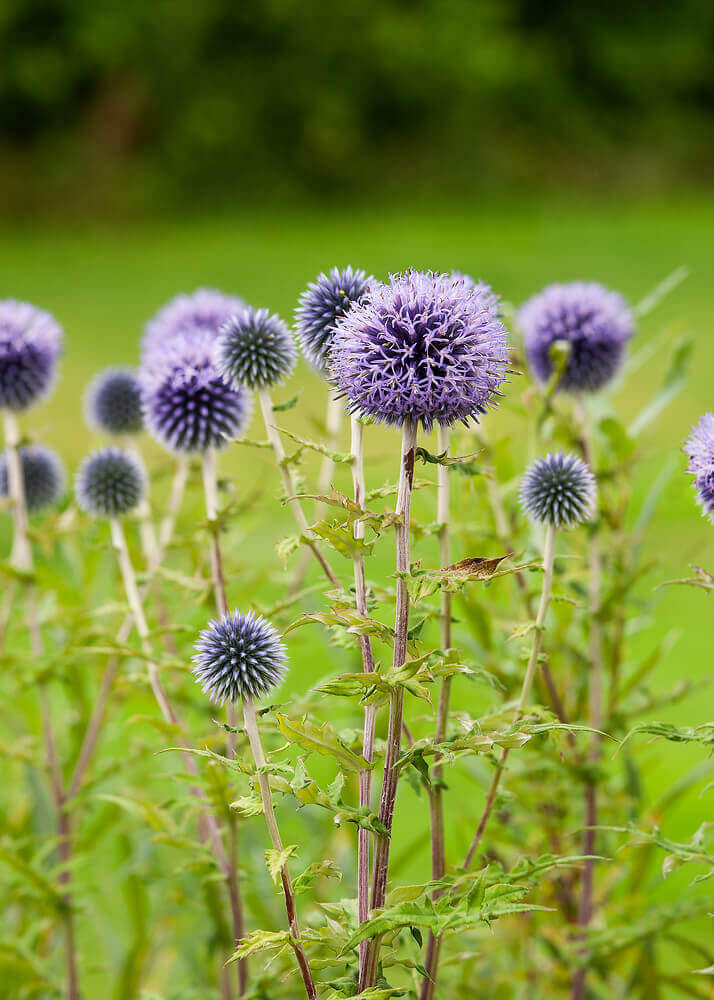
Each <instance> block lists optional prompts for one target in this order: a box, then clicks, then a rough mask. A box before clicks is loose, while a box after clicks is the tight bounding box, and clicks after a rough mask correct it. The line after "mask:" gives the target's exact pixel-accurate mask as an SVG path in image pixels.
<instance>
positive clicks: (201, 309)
mask: <svg viewBox="0 0 714 1000" xmlns="http://www.w3.org/2000/svg"><path fill="white" fill-rule="evenodd" d="M244 305H245V303H244V302H243V300H242V299H239V298H237V296H235V295H224V293H223V292H218V291H216V290H215V289H214V288H198V289H196V291H195V292H193V293H192V294H191V295H183V294H182V295H177V296H176V297H175V298H173V299H171V301H170V302H167V303H166V305H165V306H163V308H161V309H159V311H158V312H157V313H156V315H155V316H154V317H153V319H150V320H149V322H148V323H147V324H146V327H145V331H144V339H143V342H142V357H143V358H148V357H149V356H150V355H151V354H152V352H153V351H154V350H155V349H156V348H157V347H158V348H160V347H162V346H163V345H165V344H167V343H168V342H169V341H171V340H172V339H173V338H174V337H178V336H180V335H181V334H185V333H190V332H191V331H193V330H203V331H204V332H206V333H209V334H212V335H213V336H216V335H217V334H218V331H219V330H220V328H221V327H222V326H223V324H224V323H225V322H226V321H227V320H228V319H230V317H231V316H232V315H233V314H234V313H236V312H238V310H239V309H242V308H243V306H244Z"/></svg>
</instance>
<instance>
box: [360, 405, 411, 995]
mask: <svg viewBox="0 0 714 1000" xmlns="http://www.w3.org/2000/svg"><path fill="white" fill-rule="evenodd" d="M416 442H417V424H416V422H415V421H413V420H407V421H405V423H404V427H403V430H402V450H401V458H400V463H399V492H398V494H397V511H396V512H397V514H398V515H399V518H400V521H399V524H398V525H397V530H396V549H397V552H396V555H397V558H396V563H397V567H396V568H397V573H398V574H399V576H398V577H397V605H396V612H395V622H394V654H393V659H392V666H393V669H394V670H395V671H396V670H399V669H400V668H401V667H402V666H404V662H405V660H406V656H407V641H408V632H409V587H408V584H407V580H406V576H407V575H408V573H409V566H410V563H409V517H410V512H411V500H412V490H413V487H414V459H415V453H416ZM403 724H404V689H403V688H401V687H400V688H397V689H396V691H395V692H394V694H393V695H392V697H391V699H390V702H389V729H388V732H387V752H386V755H385V760H384V777H383V779H382V793H381V796H380V802H379V820H380V822H381V823H382V825H383V826H384V827H385V828H386V830H387V833H386V834H384V835H379V836H378V837H377V843H376V847H375V851H374V869H373V872H372V900H371V905H372V909H373V910H378V909H381V908H382V907H383V906H384V902H385V898H386V895H387V879H388V876H389V852H390V847H391V840H392V821H393V819H394V805H395V802H396V797H397V784H398V779H399V775H398V772H397V770H396V764H397V761H398V760H399V755H400V753H401V747H402V727H403ZM379 945H380V938H379V937H375V938H372V939H371V940H370V941H369V946H368V950H367V957H366V960H365V969H364V978H363V981H362V982H360V990H364V989H369V988H370V987H372V986H374V983H375V980H376V977H377V967H378V963H379Z"/></svg>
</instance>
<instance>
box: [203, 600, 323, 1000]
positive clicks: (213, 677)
mask: <svg viewBox="0 0 714 1000" xmlns="http://www.w3.org/2000/svg"><path fill="white" fill-rule="evenodd" d="M194 664H195V666H194V674H196V677H197V680H198V682H199V683H200V684H201V685H202V687H203V690H204V691H205V692H206V694H208V696H209V697H210V698H211V700H212V701H216V702H218V703H220V704H223V702H224V701H226V700H227V701H229V702H230V703H232V704H235V703H236V702H238V701H241V703H242V706H243V721H244V724H245V731H246V733H247V735H248V742H249V745H250V749H251V752H252V754H253V760H254V762H255V766H256V769H257V778H258V787H259V788H260V797H261V801H262V805H263V814H264V816H265V822H266V825H267V827H268V834H269V836H270V842H271V844H272V847H273V852H274V857H275V858H276V859H278V860H280V881H281V884H282V889H283V896H284V899H285V910H286V914H287V919H288V928H289V931H290V945H291V947H292V949H293V951H294V953H295V958H296V961H297V964H298V967H299V969H300V975H301V976H302V981H303V985H304V987H305V993H306V994H307V996H308V998H309V1000H315V998H316V997H317V991H316V989H315V982H314V979H313V976H312V972H311V970H310V964H309V962H308V959H307V955H306V954H305V948H304V946H303V942H302V935H301V932H300V924H299V922H298V915H297V907H296V903H295V892H294V889H293V885H292V880H291V878H290V872H289V871H288V866H287V862H286V861H284V860H282V856H283V854H284V848H283V842H282V838H281V836H280V830H279V829H278V823H277V820H276V818H275V807H274V805H273V793H272V790H271V788H270V778H269V776H268V773H267V770H266V759H265V752H264V751H263V745H262V742H261V739H260V733H259V730H258V721H257V718H256V714H255V699H256V698H257V697H260V696H261V695H263V694H265V693H267V692H268V691H270V690H272V689H273V688H274V687H275V686H276V685H277V684H279V683H280V682H281V680H282V679H283V676H284V674H285V671H286V669H287V666H286V664H287V651H286V649H285V646H284V645H283V644H282V642H280V640H279V637H278V633H277V631H276V630H275V629H274V628H273V626H272V625H271V624H270V623H269V622H267V621H266V620H265V619H264V618H263V617H262V616H261V615H255V614H253V613H252V612H249V613H248V614H240V613H239V612H236V613H235V614H234V615H229V614H226V615H223V616H221V617H219V619H218V620H216V621H212V622H210V623H209V626H208V628H207V629H205V630H204V631H202V632H201V634H200V637H199V639H198V642H197V643H196V655H195V656H194Z"/></svg>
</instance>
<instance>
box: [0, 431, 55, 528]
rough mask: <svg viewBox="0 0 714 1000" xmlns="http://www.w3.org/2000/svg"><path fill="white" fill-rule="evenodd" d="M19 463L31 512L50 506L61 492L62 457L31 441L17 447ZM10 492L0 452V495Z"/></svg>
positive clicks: (5, 468) (3, 459)
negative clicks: (23, 446) (22, 446)
mask: <svg viewBox="0 0 714 1000" xmlns="http://www.w3.org/2000/svg"><path fill="white" fill-rule="evenodd" d="M20 465H21V468H22V481H23V484H24V489H25V503H26V505H27V509H28V510H29V511H30V512H32V513H34V512H35V511H37V510H42V509H43V508H45V507H53V506H54V505H55V504H56V503H57V502H58V500H60V498H61V497H62V495H63V494H64V489H65V474H64V466H63V465H62V461H61V459H60V457H59V455H58V454H57V452H55V451H53V450H52V449H51V448H46V447H45V446H44V445H41V444H31V445H28V446H27V447H25V448H20ZM9 492H10V482H9V476H8V468H7V456H6V455H5V454H3V455H2V456H0V496H3V497H6V496H8V495H9Z"/></svg>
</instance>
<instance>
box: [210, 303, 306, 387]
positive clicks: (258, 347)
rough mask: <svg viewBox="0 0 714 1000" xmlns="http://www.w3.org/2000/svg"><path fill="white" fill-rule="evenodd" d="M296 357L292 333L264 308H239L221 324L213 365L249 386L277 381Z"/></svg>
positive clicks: (287, 372) (231, 379) (237, 382)
mask: <svg viewBox="0 0 714 1000" xmlns="http://www.w3.org/2000/svg"><path fill="white" fill-rule="evenodd" d="M296 360H297V349H296V347H295V340H294V339H293V335H292V334H291V332H290V330H289V329H288V327H287V325H286V324H285V323H284V322H283V321H282V320H281V319H280V317H279V316H277V315H275V314H273V315H271V314H270V312H269V311H268V310H267V309H253V308H252V307H250V306H247V307H246V308H245V309H241V310H240V311H239V312H237V313H236V314H235V316H232V317H231V318H230V319H229V320H228V322H227V323H226V324H225V326H224V327H223V328H222V330H221V333H220V336H219V338H218V341H217V343H216V365H217V367H218V371H219V372H220V373H221V375H222V376H223V378H224V379H225V380H226V381H227V382H229V383H230V384H231V385H245V386H247V387H248V388H249V389H266V388H268V386H273V385H279V384H280V383H281V382H282V381H283V380H284V379H285V378H287V376H288V375H290V373H291V372H292V370H293V368H294V367H295V362H296Z"/></svg>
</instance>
